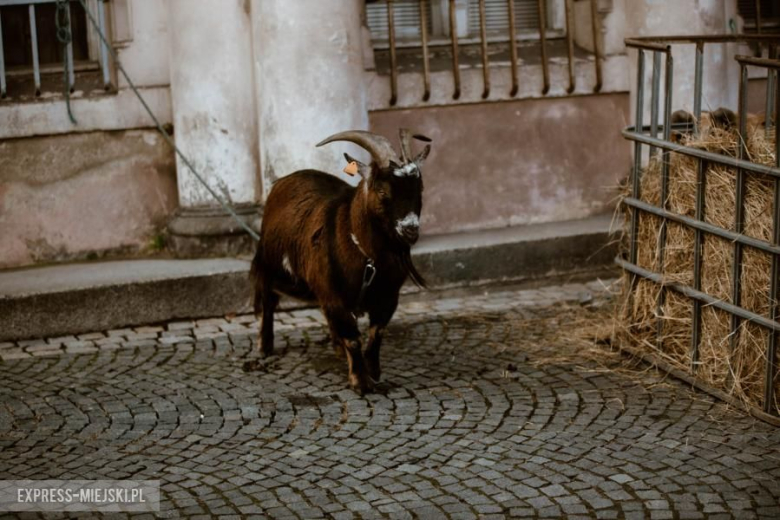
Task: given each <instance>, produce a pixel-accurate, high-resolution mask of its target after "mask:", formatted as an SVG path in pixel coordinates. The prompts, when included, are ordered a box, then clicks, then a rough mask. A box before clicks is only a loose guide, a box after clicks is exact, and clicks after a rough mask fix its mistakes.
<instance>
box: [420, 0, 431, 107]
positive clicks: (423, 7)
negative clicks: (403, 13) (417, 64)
mask: <svg viewBox="0 0 780 520" xmlns="http://www.w3.org/2000/svg"><path fill="white" fill-rule="evenodd" d="M427 4H428V0H420V37H421V39H422V51H423V84H424V86H425V92H424V93H423V101H428V100H429V99H431V65H430V63H429V57H428V5H427Z"/></svg>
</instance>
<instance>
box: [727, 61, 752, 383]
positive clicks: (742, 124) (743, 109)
mask: <svg viewBox="0 0 780 520" xmlns="http://www.w3.org/2000/svg"><path fill="white" fill-rule="evenodd" d="M739 66H740V79H739V141H740V145H739V149H738V158H739V159H744V158H745V155H746V154H745V151H746V150H745V136H746V135H747V121H746V120H745V116H746V115H747V80H748V73H747V72H748V71H747V66H746V65H745V64H744V63H740V64H739ZM736 182H737V186H736V199H735V203H736V206H737V207H736V211H734V232H735V233H738V234H742V228H743V224H744V222H743V221H744V218H745V171H744V170H743V169H742V168H737V179H736ZM731 276H732V280H731V282H732V286H731V303H732V305H736V306H737V307H739V306H740V304H741V300H742V294H741V292H742V283H741V282H742V280H741V277H742V243H740V242H734V263H733V264H732V272H731ZM740 324H741V320H740V318H739V316H737V315H736V314H732V315H731V334H730V336H729V356H730V359H729V365H731V362H732V361H733V358H734V355H735V354H736V352H737V347H738V344H739V327H740ZM727 381H728V382H729V384H732V383H733V382H734V374H733V372H732V371H731V370H729V373H728V375H727Z"/></svg>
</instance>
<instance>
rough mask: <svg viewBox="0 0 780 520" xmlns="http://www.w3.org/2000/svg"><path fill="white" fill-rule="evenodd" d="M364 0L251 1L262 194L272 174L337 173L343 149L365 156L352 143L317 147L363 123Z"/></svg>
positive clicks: (275, 176)
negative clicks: (323, 141) (332, 135)
mask: <svg viewBox="0 0 780 520" xmlns="http://www.w3.org/2000/svg"><path fill="white" fill-rule="evenodd" d="M362 2H363V0H316V1H290V0H252V3H251V12H252V20H253V27H252V37H253V47H254V57H255V78H256V82H257V95H256V99H257V100H258V121H259V126H260V131H259V133H260V135H259V138H260V142H259V148H260V167H261V169H262V177H263V193H264V194H265V195H266V196H267V194H268V191H269V189H270V184H271V183H273V181H275V180H276V179H278V178H280V177H283V176H284V175H287V174H290V173H292V172H294V171H296V170H299V169H304V168H318V169H324V170H326V171H332V172H334V173H336V172H340V171H341V169H342V168H343V167H344V165H345V162H344V158H343V157H342V152H345V151H347V152H349V153H350V154H352V155H354V156H355V157H357V158H359V159H365V158H366V157H367V156H366V155H364V152H363V151H362V149H360V148H358V147H356V146H354V145H351V144H345V143H334V144H330V145H328V146H324V147H322V148H316V147H315V145H316V144H317V143H318V142H320V141H321V140H322V139H324V138H326V137H328V136H329V135H331V134H334V133H336V132H341V131H344V130H365V129H366V128H368V111H367V99H366V98H367V89H366V83H365V79H366V78H365V72H364V69H363V53H362V48H361V45H362V39H363V38H362V35H363V32H362V21H361V18H360V15H361V12H362V8H361V4H362ZM302 35H305V37H303V38H302V37H301V36H302ZM338 175H339V176H341V177H342V178H344V179H345V180H346V179H347V178H348V177H347V176H346V175H345V174H340V173H339V174H338ZM352 182H355V181H354V180H353V181H352Z"/></svg>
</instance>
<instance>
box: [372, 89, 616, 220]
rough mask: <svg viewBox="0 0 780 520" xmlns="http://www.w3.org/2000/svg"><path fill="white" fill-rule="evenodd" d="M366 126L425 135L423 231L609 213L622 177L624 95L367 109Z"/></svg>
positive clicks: (391, 132) (385, 132) (387, 133)
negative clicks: (428, 142)
mask: <svg viewBox="0 0 780 520" xmlns="http://www.w3.org/2000/svg"><path fill="white" fill-rule="evenodd" d="M370 119H371V130H372V131H375V132H378V133H380V134H383V135H387V136H390V135H395V132H396V131H397V129H398V127H400V126H409V127H410V128H414V130H415V131H418V132H420V133H422V134H425V135H428V136H429V137H431V138H432V139H433V142H434V145H433V151H432V152H431V155H430V157H429V159H428V161H427V162H426V164H425V168H424V172H423V178H424V182H425V191H424V195H423V197H424V198H423V214H422V227H423V230H424V232H425V233H426V234H437V233H451V232H458V231H465V230H472V229H487V228H499V227H505V226H511V225H521V224H532V223H541V222H552V221H564V220H572V219H579V218H584V217H588V216H591V215H595V214H598V213H603V212H607V211H610V210H611V209H612V207H613V205H612V204H613V201H614V197H615V195H616V193H617V190H616V186H617V184H618V182H619V181H620V179H622V178H623V177H625V176H626V175H627V174H628V170H629V165H630V147H629V144H628V142H627V141H625V140H624V139H623V138H622V136H621V134H620V132H621V130H622V129H623V127H624V126H625V125H626V124H628V94H627V93H622V94H603V95H595V96H575V97H570V98H558V99H534V100H523V101H510V102H501V103H490V104H483V105H460V106H452V107H436V108H428V109H410V110H392V111H379V112H372V113H371V117H370Z"/></svg>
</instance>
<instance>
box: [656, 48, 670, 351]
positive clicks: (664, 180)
mask: <svg viewBox="0 0 780 520" xmlns="http://www.w3.org/2000/svg"><path fill="white" fill-rule="evenodd" d="M664 73H665V75H666V76H665V78H664V79H665V83H664V91H665V92H664V132H663V140H664V141H669V140H670V139H671V135H672V87H673V86H674V83H673V76H674V58H673V57H672V51H671V48H668V50H667V52H666V70H665V71H664ZM670 160H671V152H670V151H668V150H664V152H663V163H662V164H661V208H662V209H664V210H666V209H667V203H668V201H667V199H668V198H669V165H670ZM666 227H667V220H666V219H665V218H662V219H661V229H660V230H659V234H660V236H659V238H658V272H659V273H660V274H661V275H663V272H664V256H665V253H666ZM665 296H666V291H665V289H664V287H663V286H661V287H660V290H659V292H658V302H657V305H656V312H657V315H658V316H659V320H658V330H657V336H658V339H657V341H658V347H659V348H661V346H662V344H663V324H664V321H663V320H662V319H660V316H662V308H663V305H664V300H665Z"/></svg>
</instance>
